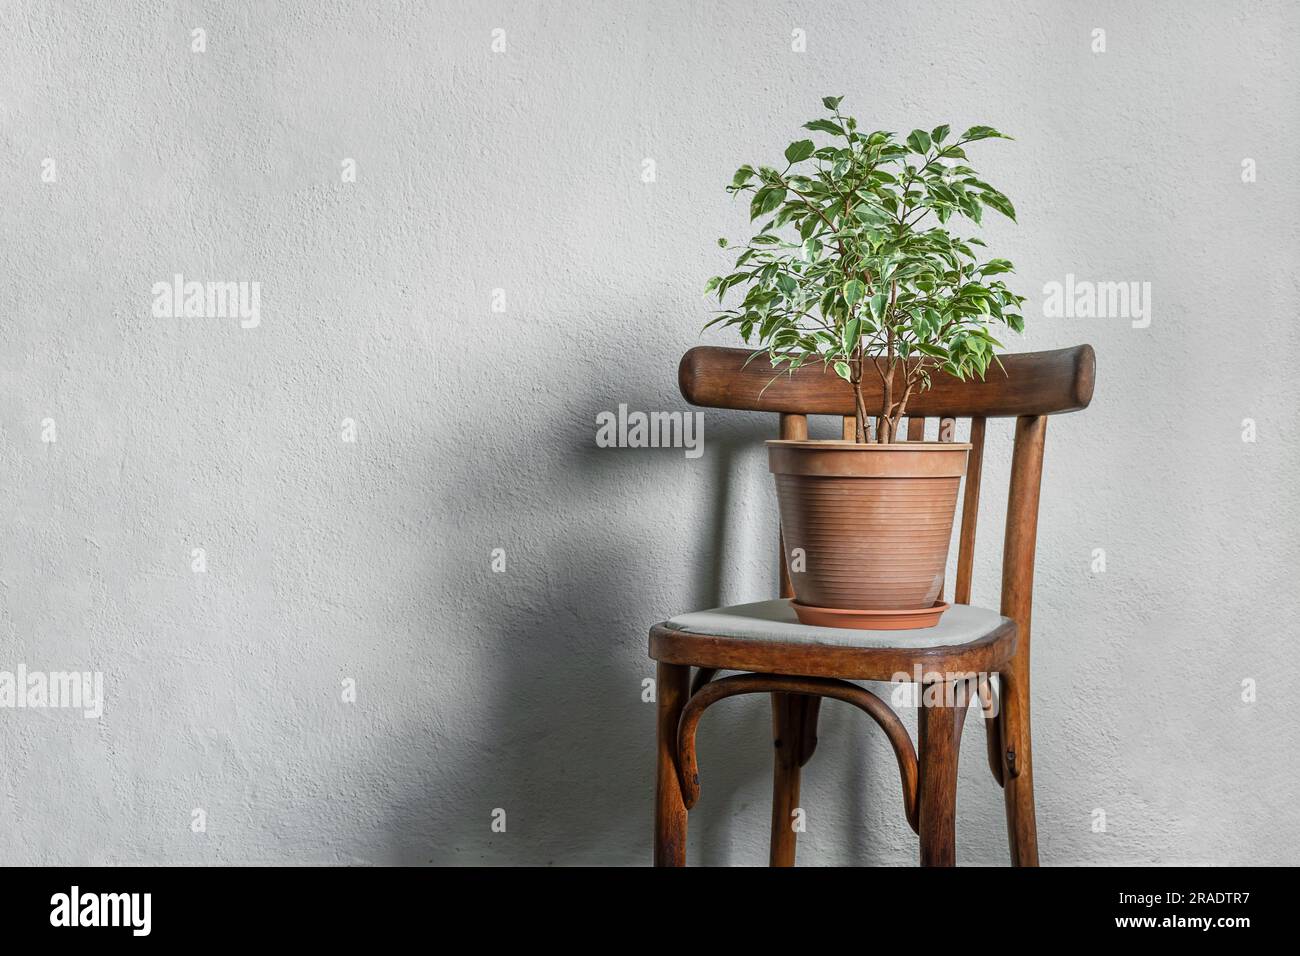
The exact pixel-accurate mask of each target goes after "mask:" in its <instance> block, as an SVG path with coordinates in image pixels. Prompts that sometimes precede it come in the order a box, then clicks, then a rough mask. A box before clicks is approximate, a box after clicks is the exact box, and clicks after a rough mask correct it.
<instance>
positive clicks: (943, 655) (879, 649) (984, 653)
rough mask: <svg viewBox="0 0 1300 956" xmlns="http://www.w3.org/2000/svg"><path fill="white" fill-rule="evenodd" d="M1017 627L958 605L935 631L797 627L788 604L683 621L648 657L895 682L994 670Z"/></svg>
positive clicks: (719, 611)
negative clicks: (916, 675) (921, 671)
mask: <svg viewBox="0 0 1300 956" xmlns="http://www.w3.org/2000/svg"><path fill="white" fill-rule="evenodd" d="M1015 645H1016V624H1015V622H1014V621H1012V620H1011V619H1010V618H1006V617H1003V616H1002V615H1001V614H999V613H998V612H996V611H991V610H988V609H987V608H981V607H973V606H971V605H968V604H954V605H953V606H952V607H951V608H949V609H948V610H947V611H946V612H945V613H944V615H943V616H942V617H941V618H940V619H939V623H938V624H936V625H935V626H934V627H926V628H915V629H909V630H897V631H870V630H858V629H856V628H844V627H815V626H812V625H808V624H801V623H799V619H798V618H797V617H796V616H795V613H794V608H793V607H792V606H791V604H790V602H789V601H788V600H784V599H780V600H774V601H756V602H754V603H752V604H735V605H732V606H730V607H719V608H713V609H712V610H709V611H695V612H693V613H690V614H680V615H678V616H677V617H674V618H672V619H671V620H668V621H665V622H664V623H663V624H659V625H656V626H655V628H654V629H652V630H651V632H650V656H651V657H653V658H654V659H655V660H659V661H663V662H665V663H670V664H691V665H694V666H696V667H715V668H719V669H727V670H749V671H760V672H767V673H781V674H798V675H807V676H826V677H846V678H857V679H864V680H890V679H892V678H893V677H894V676H896V675H897V674H899V673H900V672H906V673H911V672H912V671H913V669H914V667H917V666H920V667H923V668H925V669H926V670H927V671H929V670H932V669H936V668H937V669H939V670H945V671H952V670H969V671H994V670H996V669H997V668H998V666H999V665H1001V664H1003V663H1005V662H1006V661H1007V660H1009V659H1010V658H1011V655H1012V654H1013V653H1014V652H1015Z"/></svg>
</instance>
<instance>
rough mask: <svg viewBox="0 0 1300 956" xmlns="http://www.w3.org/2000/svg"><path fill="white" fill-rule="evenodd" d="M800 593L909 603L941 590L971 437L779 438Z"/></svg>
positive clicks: (818, 600)
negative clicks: (800, 556) (888, 440)
mask: <svg viewBox="0 0 1300 956" xmlns="http://www.w3.org/2000/svg"><path fill="white" fill-rule="evenodd" d="M767 445H768V466H769V468H770V470H771V471H772V473H773V475H775V477H776V493H777V500H778V502H779V504H780V508H781V532H782V535H783V536H784V539H785V552H786V559H787V561H789V559H790V554H791V552H793V551H794V550H795V549H796V548H802V549H803V553H804V561H805V565H806V566H805V569H804V570H803V571H799V570H797V569H794V568H792V569H791V571H792V573H791V575H790V580H791V581H792V582H793V584H794V591H795V599H796V600H797V601H799V602H800V603H801V604H809V605H813V606H814V607H827V608H850V609H855V610H904V609H912V608H922V607H930V606H931V605H932V604H934V602H935V601H936V600H938V598H939V590H940V588H941V587H942V586H943V574H944V567H945V565H946V564H947V563H948V545H949V542H950V541H951V540H952V521H953V513H954V512H955V510H956V507H957V490H958V488H959V487H960V485H961V478H962V475H963V474H965V472H966V456H967V454H968V452H969V451H970V447H971V446H970V445H968V444H966V443H961V442H906V443H899V444H894V445H875V444H868V445H858V444H854V443H853V442H840V441H769V442H768V443H767Z"/></svg>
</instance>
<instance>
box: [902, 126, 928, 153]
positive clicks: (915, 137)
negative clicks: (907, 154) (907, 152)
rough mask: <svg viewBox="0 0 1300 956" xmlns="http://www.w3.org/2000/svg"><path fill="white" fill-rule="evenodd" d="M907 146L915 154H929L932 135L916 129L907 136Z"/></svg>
mask: <svg viewBox="0 0 1300 956" xmlns="http://www.w3.org/2000/svg"><path fill="white" fill-rule="evenodd" d="M907 145H908V148H909V149H911V150H912V152H914V153H922V154H925V153H928V152H929V151H930V134H929V133H927V132H926V131H925V130H923V129H914V130H912V132H910V133H908V134H907Z"/></svg>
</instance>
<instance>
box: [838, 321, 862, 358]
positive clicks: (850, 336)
mask: <svg viewBox="0 0 1300 956" xmlns="http://www.w3.org/2000/svg"><path fill="white" fill-rule="evenodd" d="M861 336H862V320H861V319H859V318H857V317H856V316H855V317H854V318H851V319H849V320H848V321H847V322H845V323H844V330H843V333H842V335H841V338H840V344H841V345H843V347H844V351H845V352H852V351H853V350H854V349H855V348H857V345H858V339H859V338H861Z"/></svg>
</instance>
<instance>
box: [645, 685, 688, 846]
mask: <svg viewBox="0 0 1300 956" xmlns="http://www.w3.org/2000/svg"><path fill="white" fill-rule="evenodd" d="M690 691H691V669H690V668H689V667H687V666H685V665H680V664H659V665H657V667H656V668H655V692H656V700H657V701H658V704H657V708H656V709H657V714H658V719H657V731H656V736H657V738H658V745H657V747H656V768H657V769H656V773H655V848H654V865H655V866H685V865H686V804H685V803H683V802H682V785H681V779H680V778H679V777H678V776H677V722H678V720H679V719H680V718H681V715H682V708H683V707H685V706H686V701H687V699H688V698H689V697H690Z"/></svg>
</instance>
